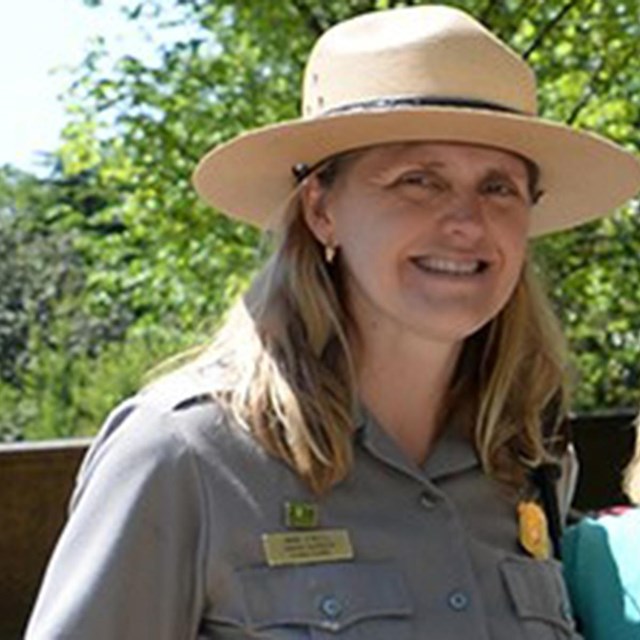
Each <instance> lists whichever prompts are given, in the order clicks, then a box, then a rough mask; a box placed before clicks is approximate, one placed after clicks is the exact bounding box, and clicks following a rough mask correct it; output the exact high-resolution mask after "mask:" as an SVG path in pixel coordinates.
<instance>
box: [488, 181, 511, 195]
mask: <svg viewBox="0 0 640 640" xmlns="http://www.w3.org/2000/svg"><path fill="white" fill-rule="evenodd" d="M483 192H484V193H486V194H488V195H496V196H518V195H519V194H520V192H519V191H518V189H517V187H516V186H515V185H513V184H511V182H507V181H504V180H495V181H491V182H488V183H487V184H485V185H484V188H483Z"/></svg>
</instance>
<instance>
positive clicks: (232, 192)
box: [193, 107, 640, 236]
mask: <svg viewBox="0 0 640 640" xmlns="http://www.w3.org/2000/svg"><path fill="white" fill-rule="evenodd" d="M410 141H433V142H436V141H440V142H452V143H455V142H457V143H467V144H478V145H484V146H490V147H495V148H498V149H503V150H506V151H511V152H513V153H517V154H520V155H522V156H524V157H526V158H529V159H530V160H532V161H533V162H535V163H536V165H538V167H539V169H540V180H541V182H540V187H541V189H542V190H543V191H544V194H543V196H542V198H541V199H540V201H539V202H538V203H537V204H536V205H535V207H534V208H533V214H532V215H533V217H532V224H531V231H530V235H531V236H539V235H542V234H546V233H552V232H554V231H559V230H562V229H568V228H570V227H574V226H577V225H579V224H582V223H584V222H587V221H589V220H593V219H595V218H598V217H600V216H603V215H606V214H607V213H609V212H611V211H612V210H613V209H615V208H616V207H618V206H620V205H622V204H624V203H625V202H626V201H627V200H628V199H629V198H631V197H632V196H633V195H635V194H636V193H637V192H638V190H639V189H640V162H639V161H638V160H637V159H636V158H635V157H634V156H633V155H632V154H631V153H629V152H627V151H625V150H624V149H622V148H621V147H619V146H618V145H616V144H614V143H612V142H610V141H608V140H606V139H604V138H601V137H599V136H596V135H594V134H590V133H587V132H584V131H579V130H576V129H572V128H570V127H568V126H566V125H562V124H558V123H555V122H550V121H548V120H543V119H539V118H534V117H528V116H522V115H515V114H510V113H502V112H493V111H483V110H478V109H465V108H459V107H456V108H453V109H452V108H451V107H443V108H440V107H429V108H428V109H416V108H406V109H404V108H403V109H393V110H388V111H380V112H377V111H367V112H352V113H344V114H339V115H333V116H327V117H322V118H316V119H310V120H296V121H290V122H284V123H280V124H275V125H271V126H267V127H263V128H261V129H257V130H254V131H251V132H249V133H246V134H243V135H241V136H239V137H237V138H235V139H233V140H231V141H230V142H227V143H225V144H223V145H221V146H219V147H217V148H215V149H213V150H211V151H210V152H209V153H207V154H206V155H205V156H204V157H203V158H202V160H201V161H200V163H199V164H198V166H197V168H196V170H195V172H194V176H193V181H194V186H195V188H196V191H197V192H198V194H199V195H200V196H201V197H202V198H203V199H204V200H205V201H206V202H207V203H209V204H210V205H212V206H213V207H215V208H217V209H219V210H220V211H222V212H224V213H226V214H227V215H229V216H231V217H233V218H237V219H239V220H242V221H244V222H248V223H250V224H253V225H256V226H258V227H261V228H269V227H274V226H277V224H278V222H279V220H280V218H281V216H282V215H283V213H284V210H285V209H286V206H287V204H288V202H289V200H290V198H291V194H292V192H293V191H294V189H295V186H296V182H295V178H294V175H293V173H292V167H293V166H294V165H296V164H299V163H304V164H306V165H308V166H310V167H311V166H314V165H316V164H317V163H319V162H321V161H322V160H324V159H325V158H328V157H330V156H333V155H335V154H338V153H342V152H344V151H348V150H351V149H357V148H361V147H367V146H371V145H377V144H385V143H391V142H410Z"/></svg>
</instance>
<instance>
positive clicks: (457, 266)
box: [415, 258, 481, 275]
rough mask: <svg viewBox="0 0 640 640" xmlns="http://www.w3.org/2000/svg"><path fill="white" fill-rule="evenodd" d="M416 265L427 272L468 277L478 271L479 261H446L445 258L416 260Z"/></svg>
mask: <svg viewBox="0 0 640 640" xmlns="http://www.w3.org/2000/svg"><path fill="white" fill-rule="evenodd" d="M415 262H416V264H417V265H418V266H419V267H421V268H422V269H426V270H427V271H436V272H438V273H450V274H454V275H470V274H472V273H477V272H478V271H479V270H480V265H481V263H480V261H479V260H465V261H459V260H447V259H445V258H418V259H416V260H415Z"/></svg>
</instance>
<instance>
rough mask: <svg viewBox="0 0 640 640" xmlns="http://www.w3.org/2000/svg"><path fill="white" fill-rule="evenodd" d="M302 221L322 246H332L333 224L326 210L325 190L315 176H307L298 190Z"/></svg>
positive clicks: (333, 236)
mask: <svg viewBox="0 0 640 640" xmlns="http://www.w3.org/2000/svg"><path fill="white" fill-rule="evenodd" d="M300 201H301V204H302V215H303V216H304V221H305V223H306V225H307V227H309V229H310V230H311V233H313V235H314V236H315V238H316V240H318V242H319V243H320V244H322V245H323V246H327V245H332V244H333V242H334V238H335V222H334V220H333V216H332V215H331V214H330V212H329V210H328V208H327V190H326V188H325V187H323V186H322V185H321V184H320V180H318V177H317V176H315V175H311V176H309V177H308V178H307V179H306V180H305V181H304V183H303V185H302V187H301V190H300Z"/></svg>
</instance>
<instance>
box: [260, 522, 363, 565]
mask: <svg viewBox="0 0 640 640" xmlns="http://www.w3.org/2000/svg"><path fill="white" fill-rule="evenodd" d="M262 546H263V548H264V553H265V556H266V558H267V564H268V565H269V566H270V567H279V566H283V565H294V564H311V563H314V562H338V561H340V560H351V559H353V547H352V546H351V540H350V538H349V532H348V531H346V529H315V530H313V531H287V532H284V533H265V534H264V535H263V536H262Z"/></svg>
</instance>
